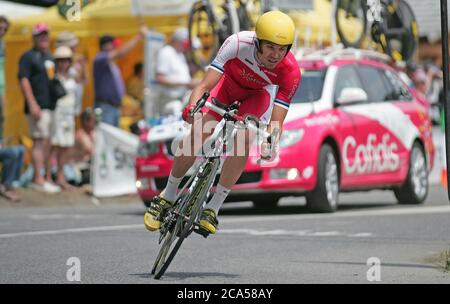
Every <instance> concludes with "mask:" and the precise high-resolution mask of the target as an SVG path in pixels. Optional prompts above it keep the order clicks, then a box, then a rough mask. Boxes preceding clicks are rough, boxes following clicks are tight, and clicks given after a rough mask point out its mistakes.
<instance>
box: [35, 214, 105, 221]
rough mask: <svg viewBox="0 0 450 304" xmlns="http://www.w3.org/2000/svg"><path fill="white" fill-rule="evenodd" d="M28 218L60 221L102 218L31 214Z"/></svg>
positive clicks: (77, 215) (87, 215) (78, 215)
mask: <svg viewBox="0 0 450 304" xmlns="http://www.w3.org/2000/svg"><path fill="white" fill-rule="evenodd" d="M29 217H30V218H31V219H32V220H61V219H93V218H101V217H102V216H98V215H89V214H57V213H54V214H31V215H29Z"/></svg>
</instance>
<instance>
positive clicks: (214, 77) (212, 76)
mask: <svg viewBox="0 0 450 304" xmlns="http://www.w3.org/2000/svg"><path fill="white" fill-rule="evenodd" d="M222 75H223V74H221V73H219V72H217V71H216V70H213V69H208V70H207V71H206V74H205V76H204V77H203V79H202V81H201V82H200V84H199V85H197V86H196V87H195V88H194V89H193V90H192V94H191V97H190V98H189V103H191V104H195V103H196V102H197V100H199V99H200V98H201V97H202V96H203V93H205V92H206V91H208V92H209V91H211V90H212V89H213V88H214V87H215V86H216V84H217V83H218V82H219V80H220V78H222Z"/></svg>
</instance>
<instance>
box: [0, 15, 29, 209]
mask: <svg viewBox="0 0 450 304" xmlns="http://www.w3.org/2000/svg"><path fill="white" fill-rule="evenodd" d="M8 27H9V22H8V19H6V17H4V16H0V162H1V163H2V179H1V184H0V195H1V196H3V197H5V198H7V199H9V200H12V201H19V200H20V195H19V194H18V193H17V192H16V191H15V190H14V188H13V182H14V181H17V180H19V178H20V171H21V168H22V161H23V152H24V149H23V147H22V146H14V147H5V146H3V143H2V140H3V107H4V104H6V102H5V98H4V95H5V94H4V90H5V81H4V52H3V36H4V35H5V34H6V32H7V31H8Z"/></svg>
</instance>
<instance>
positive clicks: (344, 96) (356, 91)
mask: <svg viewBox="0 0 450 304" xmlns="http://www.w3.org/2000/svg"><path fill="white" fill-rule="evenodd" d="M368 99H369V97H368V96H367V93H366V92H365V91H364V90H363V89H361V88H344V89H343V90H342V91H341V94H340V95H339V97H338V99H337V100H336V103H337V104H338V105H349V104H353V103H357V102H366V101H367V100H368Z"/></svg>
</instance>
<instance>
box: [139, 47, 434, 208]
mask: <svg viewBox="0 0 450 304" xmlns="http://www.w3.org/2000/svg"><path fill="white" fill-rule="evenodd" d="M385 60H386V58H385V57H383V56H382V55H381V54H379V55H378V54H375V53H372V52H368V51H363V50H351V49H350V50H341V51H330V52H328V53H326V52H324V51H322V52H316V53H312V54H309V55H305V56H303V57H302V58H301V59H299V64H300V67H301V71H302V80H301V84H300V88H299V89H298V90H297V93H296V95H295V96H294V98H293V100H292V102H291V105H290V109H289V112H288V115H287V118H286V120H285V123H284V126H283V133H282V136H281V139H280V142H279V145H280V148H279V155H278V157H277V158H276V159H275V160H274V161H273V162H271V163H262V164H260V163H258V162H257V158H255V157H250V158H249V160H248V162H247V164H246V167H245V169H244V172H243V174H242V176H241V177H240V179H239V180H238V182H237V183H236V185H235V186H234V188H233V189H232V191H231V193H230V196H229V198H228V200H231V201H241V200H251V201H253V202H254V203H255V204H256V206H259V207H266V208H267V207H274V206H276V204H277V201H278V200H279V199H280V198H281V197H283V196H301V195H304V196H306V202H307V207H308V208H309V209H311V210H312V211H315V212H333V211H335V210H336V209H337V207H338V202H339V201H338V196H339V192H344V191H345V192H348V191H362V190H372V189H387V190H393V191H394V193H395V197H396V198H397V200H398V202H399V203H400V204H420V203H422V202H424V201H425V199H426V197H427V193H428V187H429V182H428V174H429V172H430V171H431V169H432V166H433V159H434V146H433V142H432V133H431V121H430V117H429V115H428V108H427V103H426V101H424V100H423V99H420V98H417V97H416V94H415V92H414V91H412V90H410V89H409V87H408V86H407V85H406V84H405V82H404V81H403V80H402V78H401V77H400V75H399V72H398V71H397V70H396V69H394V68H392V67H391V66H390V65H389V64H387V63H386V62H385ZM182 132H183V123H182V122H181V121H175V122H171V123H168V124H165V125H159V126H155V127H153V128H151V129H150V130H149V131H148V132H147V133H143V134H142V135H141V145H140V148H139V156H138V157H137V159H136V179H137V181H136V184H137V188H138V193H139V194H140V196H141V197H142V199H143V201H144V203H146V204H148V202H149V200H150V199H151V198H152V197H153V196H154V195H156V194H158V193H159V192H160V191H161V190H162V189H163V188H164V187H165V185H166V182H167V177H168V175H169V173H170V169H171V167H172V161H173V154H172V153H173V150H172V149H171V146H172V145H173V142H172V140H173V138H174V137H176V136H177V134H180V133H182ZM155 143H156V144H155ZM255 149H256V147H255Z"/></svg>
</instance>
